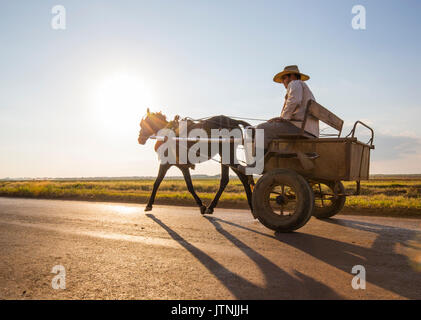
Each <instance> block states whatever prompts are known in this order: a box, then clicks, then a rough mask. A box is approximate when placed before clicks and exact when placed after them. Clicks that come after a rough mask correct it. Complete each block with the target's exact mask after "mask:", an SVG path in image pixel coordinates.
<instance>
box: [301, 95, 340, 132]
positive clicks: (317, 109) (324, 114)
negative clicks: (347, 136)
mask: <svg viewBox="0 0 421 320" xmlns="http://www.w3.org/2000/svg"><path fill="white" fill-rule="evenodd" d="M308 117H314V118H316V119H318V120H320V121H322V122H324V123H326V124H327V125H328V126H330V127H332V128H333V129H335V130H337V131H338V138H339V137H340V136H341V133H342V127H343V125H344V121H343V120H342V119H341V118H339V117H338V116H337V115H335V114H334V113H333V112H330V111H329V110H328V109H326V108H325V107H323V106H322V105H320V104H318V103H317V102H316V101H314V100H309V101H308V102H307V106H306V113H305V115H304V120H303V124H302V126H301V134H304V133H305V131H304V127H305V125H306V122H307V119H308Z"/></svg>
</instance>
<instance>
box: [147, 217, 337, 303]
mask: <svg viewBox="0 0 421 320" xmlns="http://www.w3.org/2000/svg"><path fill="white" fill-rule="evenodd" d="M146 216H147V217H149V218H150V219H152V220H153V221H154V222H156V223H157V224H158V225H160V226H161V227H162V228H163V229H164V230H165V231H166V232H167V233H168V234H169V235H170V237H171V238H172V239H174V240H175V241H177V242H178V243H179V244H180V245H181V246H182V247H183V248H184V249H186V250H187V251H188V252H190V253H191V254H192V255H193V256H194V257H195V258H196V259H197V260H198V261H199V262H200V263H201V264H202V265H203V266H204V267H206V269H208V270H209V272H211V273H212V274H213V275H214V276H215V277H216V278H217V279H218V280H219V281H220V282H221V283H222V284H223V285H224V286H225V287H226V288H227V289H228V290H229V291H230V292H231V294H232V295H233V296H234V297H235V298H236V299H265V300H270V299H314V298H315V293H317V297H316V298H317V299H342V297H341V296H340V295H339V294H337V293H336V292H335V291H334V290H333V289H331V288H330V287H328V286H326V285H325V284H323V283H321V282H319V281H317V280H315V279H313V278H311V277H309V276H307V275H305V274H303V273H301V272H299V271H297V270H295V271H294V276H292V275H290V274H288V273H287V272H285V271H284V270H282V269H281V268H280V267H279V266H277V265H276V264H274V263H273V262H272V261H270V260H269V259H267V258H266V257H264V256H263V255H261V254H260V253H258V252H257V251H255V250H253V249H252V248H251V247H249V246H248V245H247V244H245V243H244V242H242V241H241V240H239V239H238V238H236V237H235V236H233V235H232V234H231V233H229V232H228V231H226V230H225V229H224V228H223V227H222V225H221V224H220V222H225V221H224V220H222V219H218V218H213V217H205V218H206V219H207V220H208V221H209V222H210V223H211V224H212V225H213V226H214V227H215V229H216V230H217V232H219V233H220V234H221V235H222V236H224V237H225V238H226V239H227V240H229V241H230V242H231V243H232V244H234V245H235V246H236V247H237V248H239V249H240V250H241V251H242V252H243V253H244V254H245V255H247V256H248V257H249V258H250V259H251V260H252V261H253V262H254V263H255V264H256V266H257V267H258V268H259V269H260V270H261V272H262V274H263V277H264V281H265V287H261V286H258V285H255V284H254V283H252V282H250V281H249V280H247V279H246V278H244V277H242V276H240V275H238V274H236V273H234V272H232V271H230V270H229V269H227V268H226V267H225V266H223V265H222V264H220V263H219V262H218V261H216V260H215V259H214V258H212V257H211V256H210V255H208V254H207V253H205V252H204V251H202V250H200V249H199V248H197V247H195V246H194V245H192V244H191V243H190V242H188V241H187V240H185V239H184V238H183V237H182V236H181V235H179V234H178V233H177V232H175V231H174V230H172V229H171V228H170V227H169V226H167V225H166V224H165V223H164V222H162V221H161V220H160V219H158V218H157V217H155V216H154V215H152V214H147V215H146ZM230 224H232V223H230ZM234 225H235V224H234ZM250 230H251V229H250Z"/></svg>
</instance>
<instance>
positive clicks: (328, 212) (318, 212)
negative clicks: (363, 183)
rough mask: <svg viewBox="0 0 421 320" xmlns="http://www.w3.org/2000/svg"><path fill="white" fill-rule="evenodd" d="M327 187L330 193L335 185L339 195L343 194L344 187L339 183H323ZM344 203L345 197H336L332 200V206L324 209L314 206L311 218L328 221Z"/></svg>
mask: <svg viewBox="0 0 421 320" xmlns="http://www.w3.org/2000/svg"><path fill="white" fill-rule="evenodd" d="M323 184H325V185H327V186H328V187H329V188H330V189H331V190H332V191H333V189H334V188H335V184H337V186H336V187H337V188H338V192H339V193H345V187H344V185H343V184H342V182H340V181H337V182H336V181H331V182H327V183H323ZM345 201H346V196H338V197H337V198H336V199H334V200H332V205H331V206H329V207H325V208H318V207H316V206H314V209H313V216H315V217H316V218H317V219H328V218H331V217H333V216H334V215H335V214H337V213H339V212H340V211H341V210H342V209H343V207H344V205H345Z"/></svg>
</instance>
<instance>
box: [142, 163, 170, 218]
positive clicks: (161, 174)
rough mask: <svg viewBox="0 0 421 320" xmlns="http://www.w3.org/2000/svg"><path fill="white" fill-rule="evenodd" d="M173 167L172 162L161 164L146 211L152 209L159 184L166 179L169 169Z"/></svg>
mask: <svg viewBox="0 0 421 320" xmlns="http://www.w3.org/2000/svg"><path fill="white" fill-rule="evenodd" d="M170 167H171V165H170V164H160V165H159V171H158V176H157V177H156V179H155V183H154V184H153V189H152V193H151V196H150V197H149V200H148V204H147V205H146V208H145V211H151V210H152V205H153V203H154V201H155V196H156V192H157V191H158V188H159V185H160V184H161V182H162V180H163V179H164V177H165V175H166V173H167V171H168V169H169V168H170Z"/></svg>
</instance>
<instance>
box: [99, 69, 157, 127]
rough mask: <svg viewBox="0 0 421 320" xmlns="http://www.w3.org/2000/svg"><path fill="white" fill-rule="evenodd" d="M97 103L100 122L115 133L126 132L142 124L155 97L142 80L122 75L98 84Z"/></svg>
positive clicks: (125, 74) (133, 76)
mask: <svg viewBox="0 0 421 320" xmlns="http://www.w3.org/2000/svg"><path fill="white" fill-rule="evenodd" d="M95 104H96V108H95V116H96V119H97V121H99V122H101V123H102V124H103V125H105V126H106V127H107V128H108V129H109V130H111V131H113V132H116V131H124V130H125V129H126V128H127V127H131V126H132V124H133V123H138V122H139V120H140V117H141V116H142V114H143V113H144V112H145V110H146V108H147V107H148V106H150V104H151V96H150V91H149V90H148V89H147V87H146V85H145V83H144V81H143V80H142V79H141V78H140V77H138V76H135V75H130V74H127V73H121V74H115V75H112V76H109V77H107V78H105V79H104V80H103V81H101V82H100V83H99V84H98V87H97V90H96V95H95Z"/></svg>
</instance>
